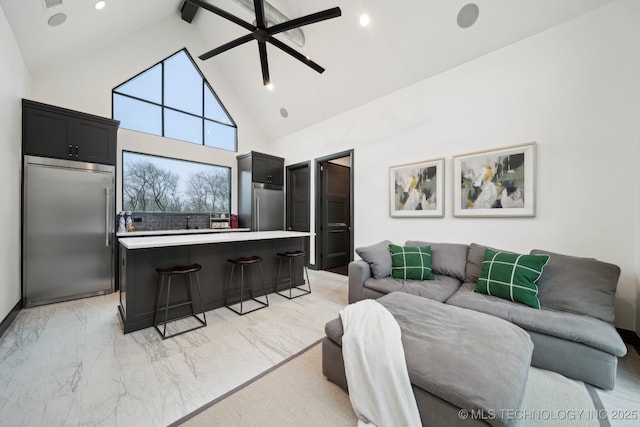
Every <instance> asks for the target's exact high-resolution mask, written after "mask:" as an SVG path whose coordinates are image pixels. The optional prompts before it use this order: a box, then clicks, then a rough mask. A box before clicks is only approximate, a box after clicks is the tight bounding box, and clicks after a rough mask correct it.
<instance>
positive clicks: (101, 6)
mask: <svg viewBox="0 0 640 427" xmlns="http://www.w3.org/2000/svg"><path fill="white" fill-rule="evenodd" d="M106 5H107V2H106V1H103V0H100V1H97V2H96V5H95V7H96V9H98V10H101V9H104V7H105V6H106Z"/></svg>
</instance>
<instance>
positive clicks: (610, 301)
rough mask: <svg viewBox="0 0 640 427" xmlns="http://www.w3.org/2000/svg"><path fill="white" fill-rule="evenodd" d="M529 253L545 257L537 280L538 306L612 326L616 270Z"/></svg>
mask: <svg viewBox="0 0 640 427" xmlns="http://www.w3.org/2000/svg"><path fill="white" fill-rule="evenodd" d="M531 253H532V254H548V255H549V262H548V263H547V265H546V266H545V267H544V270H543V271H542V276H540V279H539V280H538V298H539V299H540V304H542V305H543V306H546V307H551V308H555V309H558V310H563V311H569V312H571V313H577V314H583V315H586V316H591V317H595V318H597V319H600V320H604V321H605V322H609V323H613V320H614V316H615V310H614V302H615V296H616V288H617V286H618V278H619V277H620V267H618V266H617V265H614V264H609V263H606V262H602V261H598V260H596V259H593V258H579V257H575V256H570V255H562V254H557V253H553V252H549V251H543V250H540V249H534V250H532V251H531Z"/></svg>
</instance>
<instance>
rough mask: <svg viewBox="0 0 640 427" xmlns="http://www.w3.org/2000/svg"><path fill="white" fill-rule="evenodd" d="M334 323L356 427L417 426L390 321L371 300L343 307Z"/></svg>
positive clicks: (399, 346) (394, 326)
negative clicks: (339, 333) (340, 333)
mask: <svg viewBox="0 0 640 427" xmlns="http://www.w3.org/2000/svg"><path fill="white" fill-rule="evenodd" d="M340 317H341V319H342V327H343V329H344V334H343V336H342V356H343V358H344V365H345V373H346V376H347V384H348V386H349V399H351V406H353V410H354V411H355V413H356V415H357V416H358V426H364V425H375V426H378V427H392V426H407V427H413V426H415V427H420V426H422V422H421V421H420V414H419V412H418V406H417V404H416V400H415V396H414V395H413V390H412V389H411V382H410V381H409V373H408V372H407V365H406V362H405V358H404V349H403V347H402V341H401V339H400V326H399V325H398V322H396V319H394V318H393V315H392V314H391V313H389V311H388V310H387V309H386V308H384V307H383V306H382V305H381V304H380V303H378V302H376V301H374V300H362V301H359V302H357V303H355V304H350V305H348V306H346V307H345V308H344V310H342V311H341V312H340Z"/></svg>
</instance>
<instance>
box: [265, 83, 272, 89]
mask: <svg viewBox="0 0 640 427" xmlns="http://www.w3.org/2000/svg"><path fill="white" fill-rule="evenodd" d="M265 87H266V88H267V89H268V90H273V83H268V84H267V85H266V86H265Z"/></svg>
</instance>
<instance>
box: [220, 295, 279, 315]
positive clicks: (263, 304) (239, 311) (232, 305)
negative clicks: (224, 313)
mask: <svg viewBox="0 0 640 427" xmlns="http://www.w3.org/2000/svg"><path fill="white" fill-rule="evenodd" d="M249 301H255V302H257V303H258V304H259V306H258V307H255V308H252V309H250V310H243V309H242V305H243V304H245V303H247V302H249ZM236 305H239V306H240V307H241V309H240V310H237V309H235V308H234V306H236ZM225 307H227V308H228V309H229V310H231V311H233V312H234V313H236V314H239V315H240V316H244V315H245V314H248V313H252V312H254V311H257V310H262V309H263V308H265V307H269V301H268V300H267V302H263V301H260V300H258V299H256V298H249V299H246V300H244V301H239V302H236V303H234V304H228V305H225Z"/></svg>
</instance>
